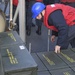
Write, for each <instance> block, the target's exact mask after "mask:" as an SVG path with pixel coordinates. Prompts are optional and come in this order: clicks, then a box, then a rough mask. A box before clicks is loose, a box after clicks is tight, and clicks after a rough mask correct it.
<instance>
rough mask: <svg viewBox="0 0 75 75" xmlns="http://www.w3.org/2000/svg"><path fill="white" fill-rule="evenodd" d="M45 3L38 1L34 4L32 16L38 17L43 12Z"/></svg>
mask: <svg viewBox="0 0 75 75" xmlns="http://www.w3.org/2000/svg"><path fill="white" fill-rule="evenodd" d="M44 8H45V5H44V4H43V3H41V2H36V3H35V4H34V5H33V6H32V10H31V11H32V14H33V15H32V18H36V17H37V16H38V15H39V14H40V13H41V12H42V10H44Z"/></svg>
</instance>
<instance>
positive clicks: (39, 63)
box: [31, 53, 48, 71]
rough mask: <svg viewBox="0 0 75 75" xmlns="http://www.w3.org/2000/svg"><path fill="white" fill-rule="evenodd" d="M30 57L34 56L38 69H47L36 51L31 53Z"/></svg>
mask: <svg viewBox="0 0 75 75" xmlns="http://www.w3.org/2000/svg"><path fill="white" fill-rule="evenodd" d="M31 55H32V57H33V58H34V60H35V62H36V63H37V65H38V71H47V70H48V69H47V68H46V66H45V65H44V64H43V62H42V61H41V60H40V59H39V57H38V56H37V54H36V53H31Z"/></svg>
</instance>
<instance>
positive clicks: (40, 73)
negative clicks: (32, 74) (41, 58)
mask: <svg viewBox="0 0 75 75" xmlns="http://www.w3.org/2000/svg"><path fill="white" fill-rule="evenodd" d="M38 75H51V74H50V73H49V72H48V71H40V72H38Z"/></svg>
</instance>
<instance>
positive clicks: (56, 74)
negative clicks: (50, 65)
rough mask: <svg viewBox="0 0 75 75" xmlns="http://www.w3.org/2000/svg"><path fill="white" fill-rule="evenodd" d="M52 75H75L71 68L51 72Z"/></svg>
mask: <svg viewBox="0 0 75 75" xmlns="http://www.w3.org/2000/svg"><path fill="white" fill-rule="evenodd" d="M50 72H51V75H75V72H74V71H73V70H72V69H71V68H64V69H57V70H52V71H50Z"/></svg>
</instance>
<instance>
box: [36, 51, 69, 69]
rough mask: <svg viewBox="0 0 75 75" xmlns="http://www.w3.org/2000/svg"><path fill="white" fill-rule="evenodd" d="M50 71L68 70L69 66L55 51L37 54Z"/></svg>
mask: <svg viewBox="0 0 75 75" xmlns="http://www.w3.org/2000/svg"><path fill="white" fill-rule="evenodd" d="M37 55H38V57H39V58H40V59H41V61H42V62H43V63H44V64H45V66H46V67H47V69H48V70H54V69H61V68H66V67H68V65H67V64H66V63H65V62H64V61H63V60H62V59H61V58H60V57H58V56H57V54H56V53H54V52H53V51H50V52H40V53H37Z"/></svg>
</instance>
